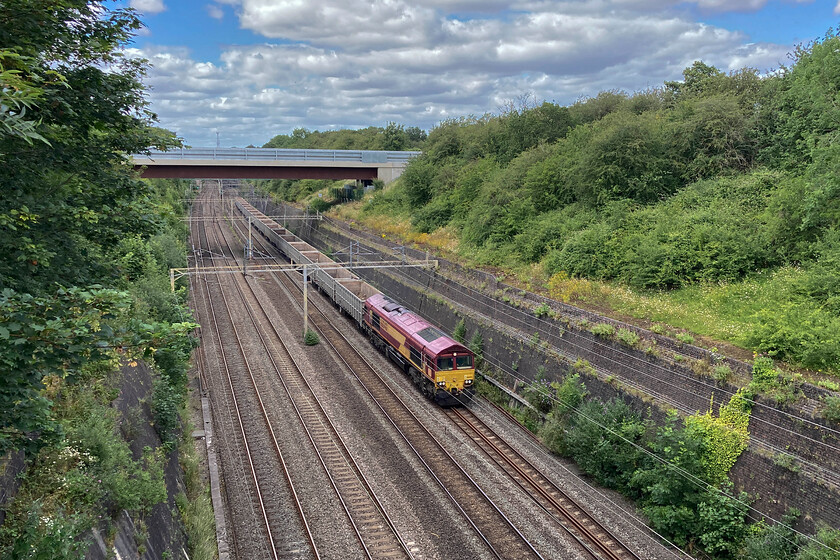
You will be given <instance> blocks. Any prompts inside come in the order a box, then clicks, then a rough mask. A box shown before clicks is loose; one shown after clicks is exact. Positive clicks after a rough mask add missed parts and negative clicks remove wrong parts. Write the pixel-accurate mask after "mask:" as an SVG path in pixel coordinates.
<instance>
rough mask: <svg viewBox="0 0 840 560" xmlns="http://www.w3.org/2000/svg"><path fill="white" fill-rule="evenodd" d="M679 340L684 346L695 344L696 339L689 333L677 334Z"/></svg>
mask: <svg viewBox="0 0 840 560" xmlns="http://www.w3.org/2000/svg"><path fill="white" fill-rule="evenodd" d="M677 340H679V341H680V342H682V343H683V344H694V337H693V336H691V335H690V334H688V333H677Z"/></svg>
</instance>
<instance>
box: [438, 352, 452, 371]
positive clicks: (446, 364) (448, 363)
mask: <svg viewBox="0 0 840 560" xmlns="http://www.w3.org/2000/svg"><path fill="white" fill-rule="evenodd" d="M454 362H455V360H453V359H452V356H448V357H446V358H438V360H437V368H438V371H449V370H452V369H455V364H454Z"/></svg>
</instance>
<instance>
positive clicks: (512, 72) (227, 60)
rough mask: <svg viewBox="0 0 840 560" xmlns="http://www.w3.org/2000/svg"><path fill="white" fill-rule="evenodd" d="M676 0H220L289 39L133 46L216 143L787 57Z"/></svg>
mask: <svg viewBox="0 0 840 560" xmlns="http://www.w3.org/2000/svg"><path fill="white" fill-rule="evenodd" d="M715 1H716V0H697V2H695V3H697V4H698V5H699V4H700V3H703V2H705V3H706V7H707V8H710V7H711V6H712V4H714V2H715ZM758 1H759V0H740V1H738V0H735V1H733V3H737V4H739V5H740V6H741V7H747V6H750V5H754V4H755V2H758ZM762 1H763V0H762ZM526 2H527V3H528V6H529V7H530V9H528V10H526V9H525V8H524V6H525V4H526ZM676 3H677V2H676V0H586V1H584V0H566V1H564V2H559V1H552V0H536V1H531V0H514V1H513V3H511V2H502V1H501V0H488V1H486V2H484V1H482V2H479V1H478V0H455V2H448V1H447V2H444V0H416V1H413V2H411V3H410V4H409V3H407V2H405V1H403V0H373V1H369V0H366V1H357V0H345V1H341V0H322V1H319V2H318V3H317V4H313V3H312V2H309V1H307V0H283V1H279V0H216V4H226V5H234V6H235V8H236V10H237V14H238V15H239V17H240V25H241V26H242V27H245V28H247V29H251V30H253V31H256V32H259V33H261V34H263V35H264V36H266V37H268V38H272V39H273V38H276V39H282V41H281V42H280V44H262V45H247V46H230V47H226V48H225V49H224V51H223V53H222V55H221V57H220V60H219V61H218V63H215V64H214V63H210V62H204V61H198V60H194V59H193V57H192V56H191V55H190V53H189V52H188V51H187V50H185V49H172V48H168V49H162V48H161V49H158V50H151V49H149V50H147V51H145V52H142V53H141V52H139V51H134V52H132V53H131V54H133V55H137V56H141V55H142V56H144V57H146V58H148V59H149V60H150V61H151V62H152V64H153V69H152V70H151V72H150V74H149V79H148V82H149V83H150V84H151V85H152V86H153V88H154V89H153V91H152V93H151V100H152V104H153V109H154V110H155V111H156V112H157V113H158V114H159V115H160V117H161V124H162V125H163V126H166V127H168V128H171V129H173V130H176V131H177V132H178V133H179V134H181V135H183V136H184V137H186V138H187V141H188V142H189V143H191V144H193V145H202V144H210V145H213V144H215V134H214V129H218V130H220V131H222V133H223V134H222V138H223V140H224V141H225V143H226V144H227V145H239V146H242V145H247V144H255V145H261V144H263V143H264V142H266V141H268V140H269V139H270V138H271V137H272V136H274V135H275V134H281V133H283V134H285V133H289V132H290V131H291V130H292V129H293V128H295V127H298V126H303V127H306V128H310V129H316V128H317V129H321V130H325V129H330V128H335V127H364V126H370V125H380V126H384V125H385V124H386V123H387V122H388V121H392V120H393V121H397V122H401V123H404V124H406V125H408V126H413V125H416V126H420V127H422V128H427V129H428V128H431V127H432V126H434V125H435V124H436V123H437V122H439V121H440V120H441V119H444V118H449V117H457V116H462V115H469V114H476V115H481V114H483V113H485V112H488V111H490V112H493V111H497V110H498V108H499V107H500V106H502V105H504V104H505V103H506V102H507V101H509V100H513V99H516V98H519V97H521V96H522V95H523V94H526V93H532V94H533V95H534V96H535V97H536V98H537V99H538V100H543V99H545V100H549V101H555V102H558V103H561V104H569V103H572V102H574V101H575V100H576V99H578V98H580V97H581V96H588V95H595V94H597V93H598V92H599V91H601V90H604V89H620V90H625V91H628V92H632V91H637V90H641V89H645V88H648V87H652V86H660V85H662V83H663V81H664V80H673V79H679V78H680V77H681V72H682V70H683V69H684V68H686V67H687V66H690V65H691V64H692V63H693V62H694V61H695V60H704V61H705V62H707V63H708V64H713V65H715V66H717V67H719V68H721V69H722V70H726V71H728V70H734V69H738V68H741V67H743V66H750V67H755V68H758V69H760V70H766V69H769V68H773V67H777V66H778V65H779V64H780V63H781V62H782V61H783V60H784V59H785V55H786V53H787V51H788V50H789V47H788V46H781V45H774V44H766V43H760V44H759V43H749V42H748V40H747V37H746V36H745V35H744V34H742V33H739V32H733V31H729V30H726V29H722V28H718V27H714V26H709V25H703V24H700V23H696V22H692V21H689V20H687V19H685V17H683V16H680V15H679V14H678V13H677V12H673V13H671V12H668V11H667V10H666V11H662V10H661V8H663V7H667V6H670V5H673V4H676ZM654 6H656V7H658V8H659V10H657V11H655V10H653V7H654ZM216 7H218V6H216ZM445 7H446V8H447V9H450V10H451V9H456V8H457V10H458V13H461V14H464V13H467V12H469V13H472V16H471V17H469V18H468V17H466V16H463V15H461V16H453V15H451V12H450V11H444V8H445Z"/></svg>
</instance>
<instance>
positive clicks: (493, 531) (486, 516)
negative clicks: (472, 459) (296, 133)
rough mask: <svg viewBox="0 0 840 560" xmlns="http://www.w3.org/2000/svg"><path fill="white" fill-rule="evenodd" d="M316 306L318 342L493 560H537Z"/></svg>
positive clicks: (296, 291)
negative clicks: (338, 361)
mask: <svg viewBox="0 0 840 560" xmlns="http://www.w3.org/2000/svg"><path fill="white" fill-rule="evenodd" d="M255 239H257V238H255ZM266 250H267V251H268V250H269V249H268V248H266ZM272 276H274V277H275V279H276V281H277V282H278V283H280V284H281V285H282V286H283V288H284V289H285V291H286V292H287V293H288V295H289V297H290V298H292V299H293V301H295V302H296V305H297V306H298V308H299V309H300V310H302V308H303V302H302V299H303V294H302V290H301V288H300V286H299V285H298V283H296V282H295V281H293V280H292V278H291V276H290V275H289V274H288V273H286V274H279V275H272ZM310 303H312V302H310ZM318 305H319V304H317V303H316V304H315V305H310V307H309V309H310V312H313V311H314V313H311V314H310V321H311V323H312V325H313V326H314V327H315V328H316V329H317V330H318V331H319V332H320V333H321V335H322V340H324V341H326V342H327V343H328V344H329V345H330V346H331V347H332V349H333V350H334V352H335V353H336V355H337V356H338V357H339V358H340V359H341V360H342V361H344V363H345V365H347V367H348V368H349V369H350V371H351V372H352V373H353V375H355V376H356V378H357V379H359V381H360V382H361V383H362V386H363V387H364V389H365V390H366V391H367V392H368V394H369V395H370V396H371V397H372V398H373V400H374V402H375V403H376V404H377V406H378V407H379V408H380V409H381V410H382V411H383V413H384V414H385V416H386V418H388V420H389V421H390V422H391V423H392V425H393V426H394V427H395V428H396V429H397V431H398V432H399V433H400V435H401V436H402V437H403V438H404V440H405V441H406V443H407V444H408V445H409V447H410V448H411V449H412V451H413V452H414V453H415V454H416V456H417V457H418V459H419V460H420V462H421V463H422V464H423V465H424V467H425V468H426V469H427V471H428V472H429V473H430V475H431V476H432V477H433V479H434V480H435V481H436V482H437V483H438V484H439V485H440V487H441V488H442V490H443V491H444V492H445V494H446V495H448V496H449V498H450V499H451V500H452V503H453V504H454V505H455V507H456V509H458V510H459V511H460V512H461V513H462V514H463V515H464V517H465V518H466V520H467V522H468V523H469V524H470V525H471V526H472V527H473V528H474V530H475V531H476V533H477V534H478V535H479V537H480V538H481V539H482V540H483V541H484V542H485V544H486V545H487V546H488V547H489V548H490V550H491V552H492V553H493V554H494V555H495V556H496V557H497V558H504V559H539V558H542V556H541V555H540V554H539V553H538V552H537V551H536V549H535V548H534V547H533V546H532V545H531V544H530V543H529V542H528V540H527V539H526V538H525V537H524V536H523V535H522V534H521V533H520V532H519V530H518V529H517V528H516V527H515V525H514V524H513V523H512V522H511V521H510V520H509V519H508V518H507V517H506V516H505V515H504V513H503V512H502V511H501V509H500V508H499V507H498V506H497V505H496V504H495V503H494V502H493V501H492V500H491V499H490V498H489V497H488V496H487V495H486V494H485V493H484V492H483V491H482V490H481V488H480V487H479V486H478V484H476V482H475V481H474V480H473V479H472V478H471V477H470V476H469V475H468V474H467V473H466V472H465V471H464V470H463V469H462V468H461V467H460V466H459V465H458V463H457V462H456V461H455V459H454V458H453V457H452V456H451V455H450V454H449V453H448V452H446V450H445V449H444V447H443V446H442V445H441V444H440V443H439V442H438V440H437V439H436V438H435V437H434V436H433V435H432V434H431V433H430V432H429V431H428V430H427V429H426V428H425V427H424V426H423V424H422V422H421V421H420V420H419V419H418V418H417V417H416V416H414V414H413V413H412V412H411V411H410V410H409V408H408V407H407V406H406V405H405V404H404V403H403V401H402V400H401V399H400V398H399V397H398V396H397V395H396V394H395V393H394V392H393V391H391V389H390V388H388V385H387V383H386V382H385V380H384V379H383V378H382V377H380V375H379V374H378V372H376V370H375V369H374V368H373V367H372V366H371V365H370V364H369V363H368V361H367V360H366V359H365V358H364V357H363V356H362V355H361V354H360V353H359V352H358V351H357V350H356V349H355V347H354V346H353V345H352V344H351V343H350V342H349V341H348V340H347V338H346V337H345V336H344V334H343V333H342V332H341V330H340V329H339V328H338V327H336V326H334V325H333V324H332V322H330V321H329V319H328V318H327V316H326V315H325V314H324V313H323V312H322V310H321V309H319V308H318Z"/></svg>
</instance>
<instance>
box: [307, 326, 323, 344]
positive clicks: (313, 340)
mask: <svg viewBox="0 0 840 560" xmlns="http://www.w3.org/2000/svg"><path fill="white" fill-rule="evenodd" d="M319 342H321V339H320V338H319V337H318V333H316V332H315V331H313V330H312V329H308V330H307V331H306V334H304V335H303V343H304V344H306V345H307V346H315V345H316V344H318V343H319Z"/></svg>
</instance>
